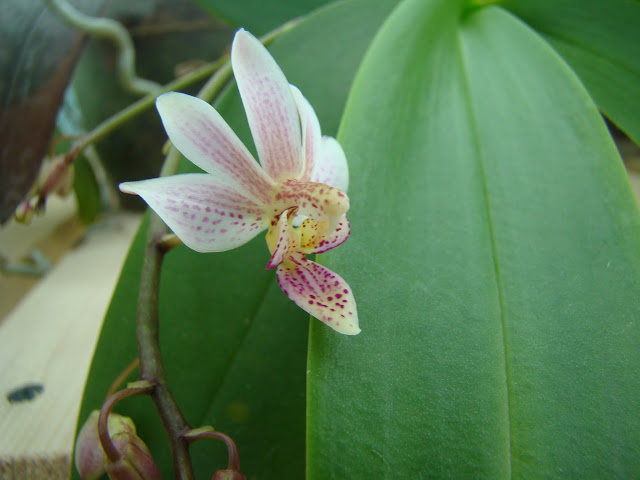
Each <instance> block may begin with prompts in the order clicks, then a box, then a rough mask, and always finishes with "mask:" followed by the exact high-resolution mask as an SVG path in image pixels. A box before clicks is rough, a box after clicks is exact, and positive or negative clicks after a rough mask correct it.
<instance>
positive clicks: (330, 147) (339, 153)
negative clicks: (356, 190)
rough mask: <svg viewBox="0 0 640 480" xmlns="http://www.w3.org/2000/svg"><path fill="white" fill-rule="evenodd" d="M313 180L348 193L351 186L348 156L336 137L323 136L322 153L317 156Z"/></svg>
mask: <svg viewBox="0 0 640 480" xmlns="http://www.w3.org/2000/svg"><path fill="white" fill-rule="evenodd" d="M311 181H312V182H318V183H326V184H327V185H331V186H332V187H335V188H337V189H339V190H342V191H343V192H345V193H347V189H348V188H349V167H348V165H347V157H345V155H344V151H343V150H342V147H341V146H340V144H339V143H338V141H337V140H336V139H335V138H332V137H322V140H321V143H320V153H319V154H318V156H317V157H316V162H315V165H314V169H313V173H312V174H311Z"/></svg>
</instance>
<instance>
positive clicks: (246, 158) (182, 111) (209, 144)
mask: <svg viewBox="0 0 640 480" xmlns="http://www.w3.org/2000/svg"><path fill="white" fill-rule="evenodd" d="M156 106H157V108H158V112H159V113H160V117H161V118H162V123H163V124H164V128H165V130H166V131H167V135H169V139H170V140H171V142H172V143H173V144H174V145H175V147H176V148H177V149H178V150H180V152H181V153H182V154H183V155H184V156H185V157H187V158H188V159H189V160H190V161H191V162H192V163H194V164H196V165H197V166H198V167H200V168H202V169H203V170H204V171H205V172H207V173H209V174H211V175H213V176H214V177H215V178H216V179H218V180H220V181H223V182H225V183H233V184H235V185H236V186H238V187H240V188H242V189H243V190H245V191H246V192H247V193H248V194H250V195H252V196H254V197H255V198H257V199H260V200H261V201H262V202H266V201H268V199H269V196H270V195H271V192H272V191H273V187H274V184H273V181H272V180H271V179H270V178H269V177H268V176H267V175H266V174H265V172H264V171H263V170H262V169H261V168H260V165H258V163H257V162H256V161H255V160H254V158H253V156H252V155H251V153H249V151H248V150H247V148H246V147H245V146H244V144H243V143H242V142H241V141H240V139H239V138H238V137H237V136H236V134H235V133H234V132H233V130H231V127H229V125H228V124H227V122H225V121H224V119H223V118H222V117H221V116H220V114H219V113H218V112H217V111H216V110H215V109H214V108H213V107H212V106H211V105H209V104H208V103H207V102H205V101H203V100H201V99H199V98H196V97H192V96H190V95H185V94H184V93H177V92H168V93H165V94H163V95H160V96H159V97H158V99H157V100H156Z"/></svg>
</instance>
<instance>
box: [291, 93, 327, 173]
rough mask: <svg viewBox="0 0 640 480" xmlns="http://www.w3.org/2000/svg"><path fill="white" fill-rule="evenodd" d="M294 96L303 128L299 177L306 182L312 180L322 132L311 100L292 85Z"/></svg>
mask: <svg viewBox="0 0 640 480" xmlns="http://www.w3.org/2000/svg"><path fill="white" fill-rule="evenodd" d="M291 91H292V92H293V98H294V99H295V101H296V106H297V107H298V114H299V115H300V126H301V129H302V153H303V158H302V173H301V174H300V177H299V179H300V180H302V181H305V182H308V181H310V180H311V175H312V173H313V170H314V168H315V164H316V158H317V156H318V154H319V152H320V142H321V140H322V134H321V133H320V122H319V121H318V117H317V115H316V112H315V111H314V110H313V107H312V106H311V104H310V103H309V101H308V100H307V99H306V98H304V96H303V95H302V93H301V92H300V90H298V89H297V88H296V87H294V86H293V85H291Z"/></svg>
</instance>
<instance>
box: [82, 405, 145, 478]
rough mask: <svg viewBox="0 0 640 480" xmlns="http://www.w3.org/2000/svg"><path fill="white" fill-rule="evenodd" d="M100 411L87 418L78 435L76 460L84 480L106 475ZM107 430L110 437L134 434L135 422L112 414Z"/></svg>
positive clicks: (95, 411)
mask: <svg viewBox="0 0 640 480" xmlns="http://www.w3.org/2000/svg"><path fill="white" fill-rule="evenodd" d="M99 416H100V411H99V410H94V411H93V412H91V415H89V418H87V421H86V422H85V423H84V425H83V426H82V428H81V429H80V433H78V439H77V440H76V448H75V457H76V458H75V460H76V468H77V469H78V473H79V474H80V477H81V478H82V479H83V480H95V479H98V478H100V477H101V476H102V475H103V474H104V473H105V467H104V463H105V456H104V451H103V450H102V445H101V444H100V438H99V437H98V417H99ZM107 429H108V430H109V434H110V435H112V436H113V435H117V434H118V433H120V432H130V433H134V434H135V431H136V427H135V425H134V424H133V421H132V420H131V419H130V418H128V417H124V416H122V415H118V414H117V413H112V414H110V415H109V418H108V419H107Z"/></svg>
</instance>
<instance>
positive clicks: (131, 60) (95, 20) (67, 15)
mask: <svg viewBox="0 0 640 480" xmlns="http://www.w3.org/2000/svg"><path fill="white" fill-rule="evenodd" d="M45 1H46V3H48V4H49V6H50V7H51V8H52V9H53V10H55V12H56V13H57V14H58V15H60V16H61V17H62V18H63V19H64V20H65V21H66V22H67V23H69V24H70V25H71V26H73V27H75V28H77V29H79V30H81V31H83V32H86V33H88V34H90V35H93V36H96V37H101V38H107V39H109V40H110V41H111V42H112V43H113V44H114V45H115V46H116V48H117V49H118V70H117V72H118V77H119V79H120V83H122V86H123V87H124V88H126V89H127V90H128V91H130V92H132V93H137V94H142V95H146V94H148V93H151V92H154V91H155V90H157V89H158V88H160V85H159V84H157V83H156V82H152V81H151V80H147V79H144V78H140V77H138V76H137V75H136V67H135V62H136V50H135V48H134V47H133V41H132V40H131V37H130V36H129V32H127V30H126V29H125V28H124V27H123V26H122V25H121V24H120V23H119V22H116V21H115V20H113V19H111V18H105V17H91V16H89V15H85V14H84V13H82V12H80V11H79V10H76V9H75V8H74V7H73V6H72V5H70V4H69V3H67V2H66V1H65V0H45Z"/></svg>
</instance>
